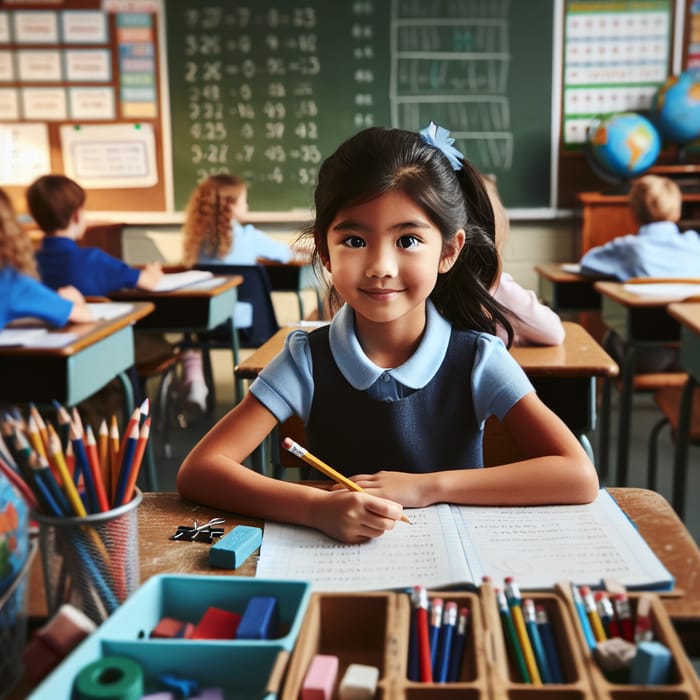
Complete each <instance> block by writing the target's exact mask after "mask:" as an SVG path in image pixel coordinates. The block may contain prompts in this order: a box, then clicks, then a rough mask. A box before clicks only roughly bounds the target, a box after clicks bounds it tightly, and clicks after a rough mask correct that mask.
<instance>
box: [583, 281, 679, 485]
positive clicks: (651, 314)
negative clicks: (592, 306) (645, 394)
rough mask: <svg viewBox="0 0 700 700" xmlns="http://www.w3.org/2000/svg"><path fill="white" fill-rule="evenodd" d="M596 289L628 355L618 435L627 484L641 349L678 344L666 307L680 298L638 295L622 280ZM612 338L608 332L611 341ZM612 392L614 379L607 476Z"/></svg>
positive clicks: (603, 439)
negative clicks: (635, 389)
mask: <svg viewBox="0 0 700 700" xmlns="http://www.w3.org/2000/svg"><path fill="white" fill-rule="evenodd" d="M595 289H596V290H597V291H598V292H599V293H600V295H601V298H602V307H601V311H602V318H603V323H605V325H606V326H607V328H608V329H609V330H611V331H614V332H615V333H617V334H618V335H619V336H620V338H622V340H623V341H624V356H623V358H622V361H621V366H620V383H621V386H620V417H619V426H618V435H617V478H616V484H617V485H619V486H626V485H627V475H628V471H629V440H630V437H629V436H630V423H631V419H632V395H633V392H634V378H635V362H636V355H637V350H639V349H640V348H644V347H655V346H656V347H660V346H673V345H676V346H677V345H678V342H679V339H680V327H679V324H678V321H676V320H675V319H673V318H671V316H669V314H668V313H667V311H666V307H667V305H668V304H669V303H671V302H674V301H679V300H678V298H677V297H671V298H665V297H660V296H651V295H645V294H638V293H635V292H633V291H630V290H629V285H625V284H623V283H622V282H607V281H603V282H596V283H595ZM609 338H610V335H609V334H608V336H607V340H609ZM605 345H606V348H607V347H608V346H609V342H606V343H605ZM673 374H675V373H673ZM677 374H678V378H679V380H680V381H685V377H684V376H683V375H682V373H677ZM649 376H650V377H651V376H652V375H649ZM656 376H658V375H656ZM611 392H612V380H607V381H606V382H605V383H604V385H603V400H602V409H601V413H602V420H601V426H602V427H601V431H600V449H599V452H600V454H599V465H600V474H601V476H602V477H604V478H605V477H607V474H608V452H609V444H608V443H609V425H610V405H611Z"/></svg>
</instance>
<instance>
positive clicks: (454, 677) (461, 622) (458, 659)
mask: <svg viewBox="0 0 700 700" xmlns="http://www.w3.org/2000/svg"><path fill="white" fill-rule="evenodd" d="M468 632H469V608H460V609H459V615H458V616H457V629H456V630H455V640H454V648H453V649H452V654H451V655H450V671H449V673H448V676H447V680H448V682H449V683H456V682H457V681H459V674H460V672H461V670H462V660H463V658H464V649H465V647H466V645H467V634H468Z"/></svg>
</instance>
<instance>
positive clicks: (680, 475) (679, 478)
mask: <svg viewBox="0 0 700 700" xmlns="http://www.w3.org/2000/svg"><path fill="white" fill-rule="evenodd" d="M668 313H669V315H670V316H672V317H673V318H675V319H676V320H677V321H678V322H679V323H680V324H681V364H682V365H683V367H684V368H685V369H686V370H687V371H688V381H687V382H686V384H685V386H684V387H683V392H682V393H681V406H680V414H679V417H678V431H677V435H676V449H675V452H674V456H673V506H674V508H675V509H676V512H677V513H678V514H679V516H680V517H681V519H682V518H683V514H684V513H685V500H686V484H687V481H688V447H689V445H690V426H691V421H692V409H693V392H694V390H695V387H696V386H697V385H698V384H699V383H700V303H692V302H688V303H681V304H678V303H676V304H670V305H669V307H668Z"/></svg>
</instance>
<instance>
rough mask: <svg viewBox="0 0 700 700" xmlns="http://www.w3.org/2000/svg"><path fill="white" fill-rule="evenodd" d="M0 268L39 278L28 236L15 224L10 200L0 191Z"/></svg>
mask: <svg viewBox="0 0 700 700" xmlns="http://www.w3.org/2000/svg"><path fill="white" fill-rule="evenodd" d="M0 267H13V268H15V270H18V271H19V272H22V273H24V274H25V275H29V276H30V277H34V278H35V279H38V278H39V273H38V271H37V267H36V260H35V258H34V246H33V244H32V240H31V238H30V237H29V234H28V233H27V232H26V231H25V230H24V229H23V228H22V227H21V226H20V225H19V223H18V222H17V215H16V214H15V208H14V206H13V205H12V200H11V199H10V198H9V196H8V195H7V193H6V192H5V190H2V189H0Z"/></svg>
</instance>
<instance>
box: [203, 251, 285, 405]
mask: <svg viewBox="0 0 700 700" xmlns="http://www.w3.org/2000/svg"><path fill="white" fill-rule="evenodd" d="M194 269H196V270H207V271H210V272H213V273H214V274H215V275H216V274H218V275H241V276H242V277H243V283H242V284H241V285H240V286H239V287H238V288H237V292H238V301H242V302H247V303H249V304H251V305H252V307H253V323H252V325H251V326H249V327H248V328H237V329H236V332H237V334H238V345H239V347H241V348H257V347H258V346H260V345H262V344H263V343H264V342H265V341H266V340H268V338H270V337H271V336H273V335H274V334H275V333H276V332H277V331H278V330H279V328H280V326H279V323H278V322H277V315H276V314H275V307H274V306H273V304H272V296H271V292H272V287H271V285H270V279H269V277H268V275H267V270H266V269H265V266H264V265H262V264H256V265H219V264H203V263H202V264H197V265H194ZM230 334H231V330H230V327H228V326H227V325H224V326H219V327H218V328H215V329H214V330H213V331H210V332H208V333H198V334H197V336H196V339H194V340H193V341H192V343H191V344H190V347H193V346H194V347H200V348H201V349H202V360H203V366H204V374H205V377H206V380H207V385H208V386H209V397H208V401H209V405H210V406H212V407H213V406H214V404H215V403H216V397H215V394H214V381H213V377H212V368H211V358H210V356H209V350H210V349H212V348H217V347H226V348H229V347H231V335H230ZM242 387H243V385H242V381H240V382H239V383H237V384H236V396H237V398H238V400H240V399H241V398H242V396H243V393H242V391H243V389H242Z"/></svg>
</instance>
